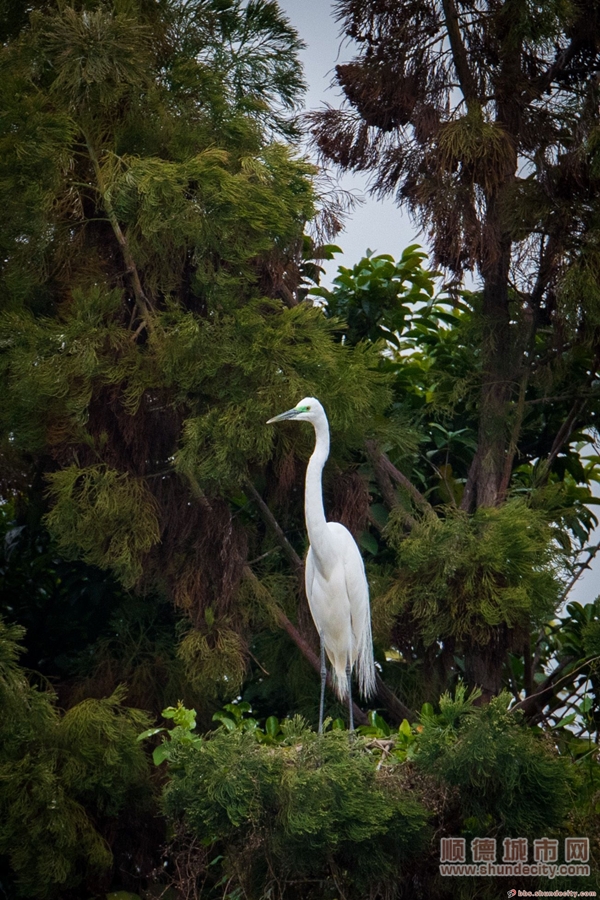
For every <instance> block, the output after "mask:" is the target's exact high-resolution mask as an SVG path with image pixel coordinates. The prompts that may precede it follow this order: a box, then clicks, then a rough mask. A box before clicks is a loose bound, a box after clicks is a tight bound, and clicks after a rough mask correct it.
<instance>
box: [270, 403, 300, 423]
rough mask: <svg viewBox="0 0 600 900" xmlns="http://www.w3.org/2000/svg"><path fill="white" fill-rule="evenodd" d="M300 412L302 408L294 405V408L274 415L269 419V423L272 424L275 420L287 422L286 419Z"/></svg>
mask: <svg viewBox="0 0 600 900" xmlns="http://www.w3.org/2000/svg"><path fill="white" fill-rule="evenodd" d="M299 412H300V410H299V409H296V407H294V409H288V411H287V412H284V413H279V415H278V416H273V418H272V419H268V420H267V425H272V424H273V422H285V420H286V419H293V418H294V417H295V416H297V415H298V413H299Z"/></svg>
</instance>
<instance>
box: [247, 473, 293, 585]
mask: <svg viewBox="0 0 600 900" xmlns="http://www.w3.org/2000/svg"><path fill="white" fill-rule="evenodd" d="M245 485H246V488H247V489H248V490H249V492H250V493H251V494H252V497H253V499H254V501H255V503H256V505H257V506H258V508H259V510H260V514H261V516H262V517H263V519H264V520H265V522H266V523H267V524H268V525H269V527H270V528H271V529H272V530H273V531H274V533H275V536H276V538H277V540H278V541H279V544H280V546H281V549H282V550H283V552H284V553H285V555H286V556H287V558H288V559H289V561H290V562H291V564H292V566H293V567H294V570H295V572H296V574H297V575H298V576H302V578H301V580H302V583H304V576H303V573H304V563H303V562H302V560H301V559H300V557H299V556H298V554H297V553H296V551H295V550H294V548H293V547H292V545H291V544H290V542H289V541H288V539H287V538H286V536H285V534H284V533H283V529H282V527H281V525H280V524H279V522H278V521H277V519H276V518H275V516H274V515H273V513H272V512H271V510H270V509H269V507H268V506H267V504H266V503H265V501H264V500H263V498H262V497H261V496H260V494H259V493H258V491H257V490H256V488H255V487H254V485H253V484H252V482H251V481H250V479H249V478H247V479H246V481H245Z"/></svg>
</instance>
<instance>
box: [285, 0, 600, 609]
mask: <svg viewBox="0 0 600 900" xmlns="http://www.w3.org/2000/svg"><path fill="white" fill-rule="evenodd" d="M279 5H280V6H281V7H282V9H283V10H284V11H285V13H286V15H287V16H288V18H289V20H290V22H291V23H292V25H294V27H295V28H296V29H297V30H298V32H299V34H300V37H301V38H302V40H303V41H304V43H305V44H306V49H305V50H304V51H303V52H302V62H303V64H304V73H305V77H306V80H307V82H308V91H307V93H306V108H307V109H317V108H319V107H321V106H323V105H324V104H325V103H328V104H329V105H331V106H338V105H339V104H340V95H339V92H337V91H336V89H335V88H332V87H330V85H331V81H332V79H333V75H334V66H335V65H336V63H337V62H345V61H347V60H349V59H351V58H352V56H353V53H352V49H351V47H349V46H348V43H347V42H346V43H343V42H342V40H341V38H340V25H339V23H338V22H336V21H335V20H334V18H333V9H332V7H333V4H332V3H331V2H329V0H279ZM340 184H341V186H342V187H343V188H345V189H346V190H351V191H352V192H353V193H355V194H357V195H358V196H360V197H362V198H363V199H364V201H365V202H364V203H363V204H362V205H359V206H358V207H357V208H356V209H355V210H354V212H353V213H352V214H351V216H350V217H349V219H348V220H347V222H346V228H345V230H344V231H343V232H342V233H341V234H340V235H339V236H338V237H337V238H336V242H337V243H338V244H339V246H340V247H341V248H342V249H343V251H344V256H343V257H341V256H338V257H336V259H335V261H332V262H330V263H328V264H326V269H327V275H326V278H325V279H324V283H326V284H327V283H328V282H329V281H330V279H331V278H332V277H333V276H334V275H335V274H336V270H337V266H338V265H339V264H340V262H341V264H342V265H345V266H352V265H354V263H356V262H358V260H359V259H360V258H361V257H362V256H363V255H364V253H365V250H367V248H370V249H371V250H373V251H375V252H377V253H391V254H392V256H394V257H395V258H396V259H397V258H398V257H399V256H400V254H401V253H402V250H403V249H404V248H405V247H407V246H408V245H409V244H413V243H420V244H423V246H425V248H426V242H425V240H424V238H423V235H421V234H419V233H418V231H417V229H416V227H415V226H414V225H413V224H412V223H411V221H410V219H409V218H408V216H407V215H406V214H405V213H403V212H401V211H400V210H399V209H398V208H397V207H396V205H395V204H394V203H393V201H392V200H391V199H387V200H385V201H381V200H374V199H373V198H371V197H369V195H368V183H367V181H366V179H365V178H364V177H363V176H359V175H346V176H344V178H343V179H341V181H340ZM593 452H594V451H593V448H591V447H590V453H593ZM598 510H600V507H595V509H594V511H595V512H596V513H597V512H598ZM591 540H592V541H593V542H595V543H598V542H600V528H598V529H596V532H595V534H594V535H592V536H591ZM599 592H600V554H599V555H598V557H597V558H596V561H595V563H594V565H593V567H592V568H591V569H590V570H588V571H586V572H585V573H584V574H583V575H582V576H581V578H580V579H579V581H578V582H577V584H576V585H575V587H574V588H573V589H572V591H571V593H570V594H569V598H568V599H569V600H577V601H579V602H580V603H590V602H591V601H592V600H594V599H595V597H596V596H597V595H598V593H599Z"/></svg>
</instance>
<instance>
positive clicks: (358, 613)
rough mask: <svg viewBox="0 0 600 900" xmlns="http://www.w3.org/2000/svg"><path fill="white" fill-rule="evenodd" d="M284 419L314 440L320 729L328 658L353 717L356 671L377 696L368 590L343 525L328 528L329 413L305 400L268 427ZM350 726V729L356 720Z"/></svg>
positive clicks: (312, 556)
mask: <svg viewBox="0 0 600 900" xmlns="http://www.w3.org/2000/svg"><path fill="white" fill-rule="evenodd" d="M286 419H294V420H299V421H301V422H310V423H311V424H312V426H313V428H314V429H315V437H316V440H315V449H314V451H313V454H312V456H311V458H310V460H309V463H308V468H307V470H306V488H305V494H304V515H305V519H306V530H307V532H308V537H309V541H310V547H309V549H308V555H307V557H306V567H305V580H306V596H307V598H308V605H309V606H310V611H311V614H312V617H313V621H314V623H315V626H316V628H317V631H318V633H319V636H320V639H321V658H322V671H321V677H322V691H321V711H320V722H319V726H320V727H321V725H322V715H323V690H324V687H325V682H324V679H325V668H324V653H326V654H327V656H328V657H329V661H330V662H331V665H332V667H333V671H334V683H335V687H336V690H337V693H338V695H339V697H340V699H344V698H346V697H348V702H349V704H350V713H351V711H352V706H351V689H350V674H351V671H352V669H353V667H356V674H357V677H358V683H359V687H360V691H361V693H362V694H363V696H364V697H365V698H368V697H370V696H371V695H372V694H373V693H374V692H375V665H374V661H373V641H372V637H371V612H370V608H369V585H368V582H367V577H366V575H365V567H364V564H363V561H362V557H361V555H360V550H359V549H358V546H357V544H356V541H355V540H354V538H353V537H352V535H351V534H350V532H349V531H348V529H347V528H345V527H344V526H343V525H342V524H340V523H339V522H328V521H327V520H326V518H325V510H324V508H323V487H322V472H323V466H324V465H325V462H326V461H327V457H328V456H329V424H328V422H327V416H326V415H325V410H324V409H323V407H322V406H321V404H320V403H319V401H318V400H316V399H315V398H314V397H305V398H304V399H303V400H301V401H300V403H298V405H297V406H296V407H294V409H290V410H288V411H287V412H285V413H282V414H281V415H279V416H275V417H274V418H273V419H269V422H278V421H284V420H286ZM350 722H351V724H352V715H350Z"/></svg>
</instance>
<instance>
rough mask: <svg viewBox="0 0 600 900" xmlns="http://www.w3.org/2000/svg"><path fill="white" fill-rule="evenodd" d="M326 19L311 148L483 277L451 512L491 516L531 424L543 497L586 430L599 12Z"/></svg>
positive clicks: (540, 9)
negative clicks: (346, 45)
mask: <svg viewBox="0 0 600 900" xmlns="http://www.w3.org/2000/svg"><path fill="white" fill-rule="evenodd" d="M337 11H338V15H339V18H340V21H341V22H342V25H343V29H344V33H345V34H346V35H347V36H348V37H349V38H351V39H352V40H353V42H354V45H355V46H357V55H356V57H355V59H354V60H353V61H351V62H349V63H345V64H340V65H338V66H337V67H336V81H337V83H338V84H339V86H340V87H341V88H342V91H343V93H344V96H345V100H346V105H345V106H344V107H342V108H341V109H330V108H328V109H325V110H321V111H318V112H316V113H313V114H312V116H311V118H312V125H313V135H314V139H315V141H316V143H317V145H318V147H319V149H320V151H321V153H322V155H323V157H324V158H325V159H327V160H331V161H333V162H334V163H335V164H336V165H337V166H339V167H340V168H341V169H352V170H364V171H367V172H370V173H371V174H372V177H373V182H372V183H373V190H374V191H375V192H376V193H378V194H380V195H383V194H386V193H391V194H394V195H395V196H396V198H397V200H398V202H399V203H401V204H406V205H407V206H408V208H409V209H410V210H411V211H412V213H413V215H414V216H415V218H416V221H417V222H418V223H419V224H420V225H421V226H423V227H424V228H425V229H426V230H427V232H428V234H429V237H430V239H431V244H432V248H433V253H434V261H435V262H436V264H439V265H441V266H442V267H444V268H445V269H446V270H448V271H449V272H451V273H453V274H454V275H455V276H456V277H461V276H462V274H463V273H464V272H465V271H473V270H475V271H476V272H477V274H478V276H479V277H480V279H481V285H482V290H481V294H480V296H479V298H478V299H477V302H476V305H475V309H474V312H475V323H476V327H477V328H478V331H479V334H478V337H477V352H478V354H479V355H480V363H479V365H478V382H477V390H478V392H479V397H478V401H477V404H478V410H477V416H476V418H477V421H476V423H475V431H476V449H475V452H474V453H472V455H471V459H470V462H469V467H468V473H467V475H466V481H465V485H464V491H463V493H462V497H461V500H460V507H461V508H462V509H463V510H465V511H466V512H472V511H474V510H476V509H480V508H483V507H495V506H501V505H502V504H503V503H504V501H505V499H506V497H507V494H508V492H509V490H510V489H511V486H513V485H514V476H515V471H516V470H518V468H519V465H520V464H521V462H522V459H523V458H531V457H530V456H529V452H530V450H531V448H530V447H529V446H528V442H527V431H528V428H530V427H531V424H532V423H533V422H535V421H536V420H537V421H538V422H539V420H540V419H543V418H545V419H546V420H547V421H546V429H545V431H546V442H547V446H545V447H544V448H543V454H542V455H541V456H540V458H539V460H538V464H537V466H536V471H535V475H534V481H535V482H536V484H538V485H539V484H542V483H544V482H546V481H547V480H548V477H549V473H551V472H552V471H557V467H558V469H559V470H560V467H561V466H562V465H563V464H564V454H565V448H566V447H567V446H568V445H569V442H570V441H571V440H572V439H573V436H574V435H576V434H577V433H578V432H579V430H580V429H581V427H582V426H584V425H585V426H587V427H594V425H595V422H596V416H597V406H596V400H595V389H596V383H597V371H598V365H599V357H598V312H597V305H598V304H597V287H596V282H597V273H598V262H599V260H598V255H597V245H598V223H597V215H596V210H595V204H594V198H595V196H596V194H597V191H598V180H597V179H598V157H597V141H598V133H599V132H598V128H599V125H600V120H599V116H598V102H597V91H598V84H597V77H596V73H597V68H598V60H599V52H600V30H599V29H600V24H599V19H598V9H597V5H596V4H594V3H585V2H576V3H568V4H561V3H556V4H554V3H551V4H543V5H541V6H535V5H531V4H523V3H520V2H512V0H506V2H502V3H485V2H484V3H473V2H455V0H443V2H433V0H432V2H427V3H420V4H414V3H412V2H406V3H405V2H400V3H394V2H389V3H387V2H384V3H370V2H368V0H367V2H364V0H340V2H339V3H338V4H337ZM556 396H558V397H560V398H561V407H560V411H561V416H560V418H558V419H557V418H556V416H555V413H554V410H553V409H552V407H551V403H552V401H551V399H550V398H553V397H556ZM563 399H566V400H567V408H566V409H565V407H564V406H562V400H563ZM471 402H472V399H471ZM567 456H568V453H567ZM497 640H498V641H499V642H500V643H499V654H498V658H497V661H496V662H493V661H490V655H489V654H488V653H487V652H486V651H485V650H483V648H482V647H479V648H477V647H475V648H474V652H473V654H472V655H470V658H469V660H468V661H467V668H468V677H469V679H470V680H471V681H473V682H475V683H479V684H481V685H483V686H484V687H485V688H486V689H487V690H489V691H491V693H494V692H497V690H498V689H499V684H500V668H499V661H500V660H501V659H502V658H503V655H504V649H503V646H502V644H503V639H502V638H501V637H500V635H499V633H498V634H497ZM486 660H487V662H486Z"/></svg>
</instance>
